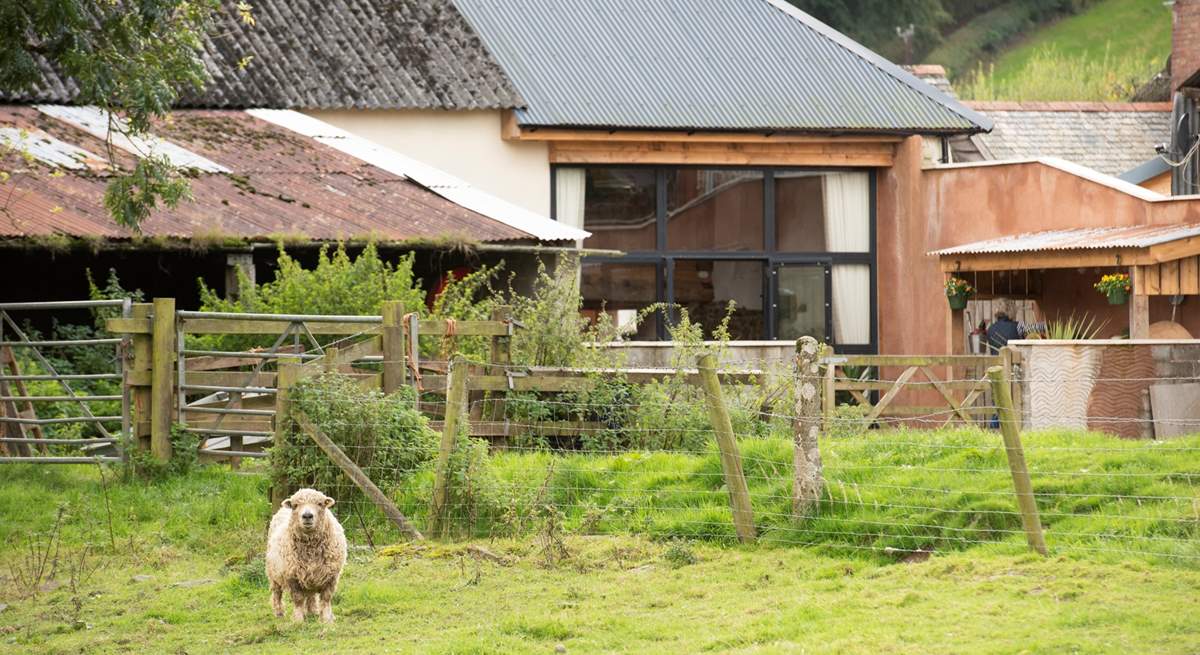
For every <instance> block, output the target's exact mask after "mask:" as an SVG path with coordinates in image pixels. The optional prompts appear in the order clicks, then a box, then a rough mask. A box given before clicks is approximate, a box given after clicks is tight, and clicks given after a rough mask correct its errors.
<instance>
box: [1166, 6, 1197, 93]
mask: <svg viewBox="0 0 1200 655" xmlns="http://www.w3.org/2000/svg"><path fill="white" fill-rule="evenodd" d="M1171 5H1172V6H1171V13H1172V19H1171V91H1172V92H1174V91H1175V90H1177V89H1178V88H1179V87H1180V86H1182V85H1183V83H1184V82H1186V81H1188V79H1190V78H1191V77H1192V76H1194V75H1195V74H1196V73H1197V71H1200V0H1175V1H1174V2H1172V3H1171Z"/></svg>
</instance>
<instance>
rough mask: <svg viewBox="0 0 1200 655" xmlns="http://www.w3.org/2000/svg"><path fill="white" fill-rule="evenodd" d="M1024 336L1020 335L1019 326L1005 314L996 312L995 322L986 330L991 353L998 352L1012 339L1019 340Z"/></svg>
mask: <svg viewBox="0 0 1200 655" xmlns="http://www.w3.org/2000/svg"><path fill="white" fill-rule="evenodd" d="M1023 336H1025V335H1023V334H1021V326H1020V325H1017V322H1016V321H1014V320H1012V319H1011V318H1009V317H1008V314H1006V313H1005V312H996V320H995V322H993V323H992V326H991V327H989V328H988V331H987V339H988V345H989V346H991V349H992V351H993V352H995V351H999V350H1000V349H1001V348H1003V347H1004V346H1007V345H1008V342H1009V341H1010V340H1012V339H1020V338H1021V337H1023Z"/></svg>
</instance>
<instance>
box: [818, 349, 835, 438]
mask: <svg viewBox="0 0 1200 655" xmlns="http://www.w3.org/2000/svg"><path fill="white" fill-rule="evenodd" d="M836 384H837V364H836V363H834V362H829V363H828V364H826V365H825V375H824V377H823V378H822V385H821V386H822V389H821V417H822V418H823V419H824V423H825V424H824V428H825V432H826V433H828V432H830V428H832V427H833V419H834V416H835V415H836V414H837V387H836V386H834V385H836Z"/></svg>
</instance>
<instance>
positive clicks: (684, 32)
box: [455, 0, 991, 133]
mask: <svg viewBox="0 0 1200 655" xmlns="http://www.w3.org/2000/svg"><path fill="white" fill-rule="evenodd" d="M455 1H456V3H457V5H458V8H459V10H460V11H461V12H462V13H463V15H465V16H466V17H467V20H468V21H469V22H470V23H471V25H472V27H474V29H475V31H476V32H478V33H479V34H480V36H481V37H482V38H483V40H484V43H485V44H486V45H487V47H488V49H489V50H490V51H491V52H492V54H493V55H494V56H495V57H496V59H497V60H499V62H500V64H501V66H503V68H504V70H505V72H507V73H508V76H509V78H510V79H511V80H512V81H513V82H514V83H515V85H516V88H517V90H518V91H519V92H520V93H521V95H522V96H523V97H524V98H525V100H526V102H527V103H528V106H526V107H524V108H521V109H518V110H517V111H516V115H517V120H518V122H519V123H520V124H522V125H526V126H564V127H566V126H573V127H621V128H651V129H652V128H659V129H713V130H812V131H868V132H880V131H883V132H902V133H908V132H913V133H919V132H967V131H978V130H986V129H990V128H991V123H990V121H989V120H988V119H987V118H985V117H983V116H981V115H979V114H977V113H975V112H974V111H972V110H970V109H968V108H967V107H964V106H963V105H961V104H959V103H958V102H957V101H955V100H953V99H951V98H949V97H947V96H946V95H945V94H943V93H941V92H940V91H938V90H936V89H934V88H933V87H931V86H929V85H928V84H926V83H924V82H922V81H920V80H918V79H917V78H915V77H914V76H912V75H911V74H909V73H907V72H905V71H903V70H901V69H900V68H899V67H897V66H895V65H893V64H892V63H890V62H888V61H887V60H885V59H883V58H882V57H879V56H878V55H876V54H874V53H872V52H870V51H869V50H867V49H866V48H864V47H862V46H861V45H859V44H857V43H855V42H853V41H851V40H850V39H848V38H846V37H845V36H843V35H842V34H840V33H838V32H837V31H836V30H834V29H832V28H830V27H829V26H827V25H825V24H824V23H821V22H820V21H818V20H816V19H815V18H813V17H811V16H809V15H808V14H805V13H804V12H802V11H800V10H798V9H796V8H794V7H792V6H791V5H789V4H787V3H786V2H784V1H783V0H651V1H647V0H604V1H603V2H568V3H564V2H562V0H455Z"/></svg>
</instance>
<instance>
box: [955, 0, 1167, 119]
mask: <svg viewBox="0 0 1200 655" xmlns="http://www.w3.org/2000/svg"><path fill="white" fill-rule="evenodd" d="M1002 10H1003V7H1002V8H999V9H997V10H995V11H1002ZM989 13H991V12H989ZM1010 19H1011V20H1017V18H1012V17H1010ZM1009 27H1011V25H1010V26H1009ZM964 29H965V28H964ZM975 36H978V35H975ZM962 38H966V39H967V40H968V42H973V41H970V39H971V38H974V37H972V36H971V35H966V36H965V37H963V36H961V35H957V33H956V35H955V36H952V38H951V39H948V41H947V44H946V45H945V46H944V47H946V48H950V50H947V51H946V52H935V53H934V54H933V55H931V56H932V57H935V58H934V59H931V61H937V59H936V57H944V58H946V57H957V59H955V63H954V67H953V72H954V73H955V79H956V84H955V89H956V91H957V92H958V93H959V95H960V96H962V97H963V98H965V99H969V100H1044V101H1062V100H1069V101H1122V100H1127V99H1128V98H1129V97H1130V96H1131V95H1132V94H1133V92H1134V91H1136V90H1137V88H1138V87H1140V86H1141V85H1142V84H1144V83H1145V82H1147V81H1148V80H1149V79H1150V78H1151V77H1153V76H1154V74H1156V73H1157V72H1158V71H1159V70H1161V69H1162V67H1163V64H1164V63H1165V62H1166V57H1167V55H1168V54H1169V53H1170V50H1171V13H1170V10H1169V9H1168V8H1166V7H1164V6H1163V5H1162V2H1160V1H1159V0H1102V1H1101V2H1098V3H1096V4H1095V5H1094V6H1092V7H1090V8H1088V9H1087V10H1086V11H1084V12H1082V13H1079V14H1076V15H1073V16H1069V17H1067V18H1063V19H1061V20H1059V21H1057V22H1055V23H1052V24H1050V25H1048V26H1046V27H1043V28H1041V29H1038V30H1036V31H1034V32H1033V33H1032V34H1031V35H1030V36H1029V37H1028V38H1026V39H1024V40H1022V41H1020V42H1018V44H1017V45H1015V46H1013V47H1011V48H1008V49H1006V50H1004V51H1003V52H1001V53H1000V54H999V56H994V55H993V56H989V53H987V52H983V51H979V52H972V53H971V57H970V58H964V57H962V56H960V55H961V53H958V54H957V55H956V54H955V53H956V52H958V51H959V50H961V48H958V46H956V45H954V44H955V43H957V42H958V41H959V40H961V39H962ZM955 48H958V49H957V50H956V49H955ZM964 64H967V65H966V66H964Z"/></svg>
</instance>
